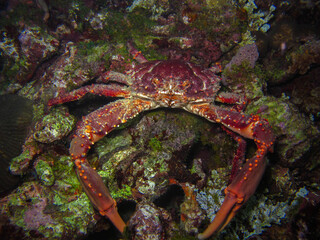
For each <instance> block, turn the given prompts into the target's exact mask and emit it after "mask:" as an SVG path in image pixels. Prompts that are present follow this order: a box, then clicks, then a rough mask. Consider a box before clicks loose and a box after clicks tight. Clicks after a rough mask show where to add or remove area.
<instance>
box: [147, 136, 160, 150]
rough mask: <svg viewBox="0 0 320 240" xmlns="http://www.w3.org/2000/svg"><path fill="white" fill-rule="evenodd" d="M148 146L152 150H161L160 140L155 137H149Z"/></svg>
mask: <svg viewBox="0 0 320 240" xmlns="http://www.w3.org/2000/svg"><path fill="white" fill-rule="evenodd" d="M148 145H149V147H151V148H152V150H153V151H161V150H162V144H161V141H159V139H158V138H157V137H154V138H151V139H150V141H149V143H148Z"/></svg>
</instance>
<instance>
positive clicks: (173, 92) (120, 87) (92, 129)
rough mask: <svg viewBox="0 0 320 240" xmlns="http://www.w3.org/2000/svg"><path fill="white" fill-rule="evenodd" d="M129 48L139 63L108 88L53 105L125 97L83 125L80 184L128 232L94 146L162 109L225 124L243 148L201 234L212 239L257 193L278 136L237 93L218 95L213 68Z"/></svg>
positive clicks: (75, 155)
mask: <svg viewBox="0 0 320 240" xmlns="http://www.w3.org/2000/svg"><path fill="white" fill-rule="evenodd" d="M129 50H130V52H131V54H133V55H134V57H135V59H136V60H137V61H138V62H139V64H137V65H136V66H133V67H132V68H131V69H130V70H128V71H127V72H126V73H125V74H122V73H118V72H113V71H109V72H107V73H105V74H103V76H102V77H101V79H102V81H103V83H102V84H93V85H89V86H84V87H81V88H79V89H76V90H74V91H72V92H69V93H62V94H60V95H59V96H58V97H56V98H54V99H51V100H50V101H49V103H48V105H49V106H53V105H56V104H62V103H65V102H69V101H75V100H78V99H80V98H81V97H83V96H84V95H86V94H87V93H92V94H97V95H102V96H107V97H118V98H121V99H119V100H116V101H114V102H111V103H109V104H107V105H105V106H103V107H101V108H99V109H98V110H96V111H94V112H92V113H90V114H89V115H87V116H86V117H84V118H83V119H82V121H81V122H80V123H79V124H78V129H77V131H76V134H75V136H74V138H73V140H72V142H71V146H70V154H71V156H72V159H73V161H74V163H75V165H76V171H77V174H78V176H79V179H80V182H81V184H82V186H83V189H84V190H85V192H86V194H87V195H88V197H89V199H90V201H91V202H92V204H93V205H94V207H95V208H97V209H98V210H99V212H100V214H101V215H103V216H106V217H108V218H109V219H110V220H111V221H112V223H113V224H114V225H115V226H116V227H117V229H118V230H119V231H120V232H123V231H124V228H125V226H126V225H125V223H124V222H123V220H122V219H121V217H120V216H119V214H118V212H117V208H116V202H115V201H114V200H113V198H112V197H111V195H110V193H109V191H108V189H107V188H106V186H105V185H104V183H103V181H102V179H101V177H100V176H99V175H98V174H97V173H96V171H95V170H94V169H93V168H91V167H90V165H89V163H88V161H87V160H86V154H87V152H88V151H89V149H90V146H91V145H93V144H94V143H95V142H97V141H98V140H99V139H101V138H102V137H104V136H105V135H107V134H108V133H109V132H110V131H112V130H113V129H115V128H117V127H118V126H119V125H120V124H122V123H125V122H126V121H127V120H128V119H131V118H134V117H135V116H137V115H138V114H139V113H141V112H143V111H146V110H151V109H155V108H159V107H168V108H182V109H184V110H186V111H188V112H191V113H194V114H197V115H200V116H201V117H204V118H206V119H207V120H209V121H211V122H214V123H220V124H221V125H222V126H223V128H224V129H225V130H226V131H227V132H228V133H229V134H230V135H231V136H232V137H233V138H234V139H235V140H236V141H237V142H238V144H239V146H238V150H237V152H236V155H235V157H234V160H233V168H232V173H231V179H230V184H229V186H228V187H227V188H226V189H225V200H224V202H223V204H222V206H221V209H220V210H219V211H218V213H217V215H216V217H215V219H214V220H213V221H212V222H211V224H210V225H209V226H208V228H207V229H206V230H205V231H204V232H203V233H202V234H199V235H198V237H199V239H205V238H208V237H209V236H211V235H212V234H213V233H216V232H218V231H221V230H222V229H223V228H224V227H225V226H226V225H227V224H228V223H229V222H230V220H231V219H232V218H233V216H234V215H235V214H236V212H237V211H238V210H239V208H240V207H241V206H242V205H243V204H244V203H245V202H247V200H248V199H249V198H250V196H251V195H252V194H254V192H255V190H256V188H257V186H258V184H259V182H260V180H261V178H262V175H263V173H264V171H265V167H266V160H265V155H266V153H267V152H268V151H270V150H272V146H273V142H274V135H273V133H272V130H271V127H270V125H269V124H268V122H267V120H264V119H260V118H259V117H258V116H256V115H251V116H247V115H245V114H244V113H243V112H242V111H241V110H242V109H243V107H244V105H245V102H244V98H241V97H239V96H237V95H236V94H232V93H219V94H218V92H219V89H220V80H221V79H220V77H219V76H217V75H216V74H214V73H213V72H212V71H211V70H209V69H204V68H202V67H200V66H197V65H195V64H193V63H190V62H184V61H181V60H164V61H147V60H146V59H145V58H144V57H143V55H142V54H141V53H140V52H138V51H137V50H136V49H134V48H133V46H132V45H130V44H129ZM215 102H220V103H226V104H231V105H229V107H222V106H223V104H219V106H217V105H215ZM221 105H222V106H221ZM230 106H231V107H230ZM241 136H242V137H244V138H248V139H253V140H254V142H255V144H256V146H257V151H256V153H255V155H254V156H253V157H251V158H250V159H247V160H246V161H244V156H245V147H246V142H245V140H244V139H243V138H242V137H241ZM243 162H244V164H242V163H243ZM239 163H241V166H240V167H239Z"/></svg>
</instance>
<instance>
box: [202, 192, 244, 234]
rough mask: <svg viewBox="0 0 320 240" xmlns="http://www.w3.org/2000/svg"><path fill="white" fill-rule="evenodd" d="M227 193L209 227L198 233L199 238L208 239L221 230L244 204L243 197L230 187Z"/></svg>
mask: <svg viewBox="0 0 320 240" xmlns="http://www.w3.org/2000/svg"><path fill="white" fill-rule="evenodd" d="M225 193H226V196H225V199H224V202H223V204H222V206H221V208H220V210H219V212H218V213H217V215H216V217H215V219H214V220H213V221H212V222H211V223H210V225H209V226H208V227H207V229H206V230H205V231H204V232H203V233H201V234H199V235H198V238H199V239H206V238H208V237H210V236H211V235H212V234H213V233H215V232H219V231H221V230H222V229H223V228H224V227H225V226H226V225H227V224H228V223H229V222H230V220H231V219H232V218H233V217H234V215H235V214H236V213H237V211H238V209H239V208H240V207H241V206H242V205H243V204H244V201H243V198H239V197H237V194H235V193H233V192H230V191H229V190H228V188H226V189H225Z"/></svg>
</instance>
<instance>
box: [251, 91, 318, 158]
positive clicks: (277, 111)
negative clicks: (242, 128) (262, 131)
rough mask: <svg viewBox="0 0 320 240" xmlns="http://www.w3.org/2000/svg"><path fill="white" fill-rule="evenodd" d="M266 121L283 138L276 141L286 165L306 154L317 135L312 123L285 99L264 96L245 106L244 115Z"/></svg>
mask: <svg viewBox="0 0 320 240" xmlns="http://www.w3.org/2000/svg"><path fill="white" fill-rule="evenodd" d="M261 108H265V111H262V112H261V113H260V114H259V115H261V116H262V118H265V119H268V121H269V123H270V125H271V127H272V129H273V131H274V133H275V135H276V136H285V137H282V138H280V139H278V140H277V142H278V145H279V146H281V148H278V153H279V155H280V156H281V158H282V159H283V160H285V161H286V162H287V163H288V164H292V163H294V162H295V161H297V160H298V159H300V158H301V156H303V155H304V154H306V153H307V152H308V150H309V149H310V147H311V146H312V141H313V139H314V138H315V136H316V135H317V134H318V133H319V130H318V129H317V128H316V127H315V126H314V124H313V123H312V121H311V120H310V119H309V118H308V117H306V116H305V115H303V114H301V113H299V112H298V111H297V109H296V107H295V106H294V105H293V104H292V103H290V102H289V101H288V99H287V98H286V97H283V98H275V97H272V96H265V97H262V98H260V99H259V100H257V101H255V102H252V103H251V104H249V105H248V106H247V109H246V113H249V114H256V113H257V112H259V110H260V109H261Z"/></svg>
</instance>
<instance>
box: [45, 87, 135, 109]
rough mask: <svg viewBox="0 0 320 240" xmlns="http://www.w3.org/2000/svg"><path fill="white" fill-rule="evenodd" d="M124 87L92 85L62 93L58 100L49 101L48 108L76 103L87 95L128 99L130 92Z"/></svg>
mask: <svg viewBox="0 0 320 240" xmlns="http://www.w3.org/2000/svg"><path fill="white" fill-rule="evenodd" d="M123 88H124V87H122V86H118V85H115V84H109V85H105V84H92V85H88V86H85V87H81V88H78V89H76V90H73V91H71V92H67V93H62V94H61V95H59V96H58V97H56V98H53V99H50V100H49V101H48V106H53V105H57V104H61V103H65V102H71V101H76V100H78V99H80V98H82V97H84V96H85V95H86V94H87V93H91V94H95V95H100V96H106V97H128V96H129V91H126V90H124V89H123Z"/></svg>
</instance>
